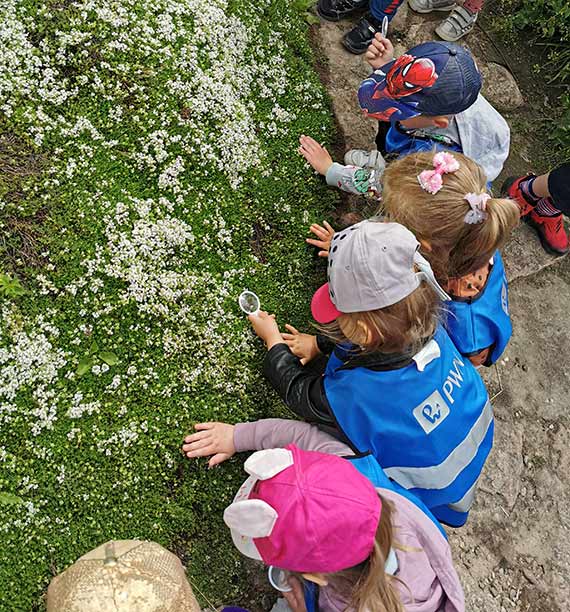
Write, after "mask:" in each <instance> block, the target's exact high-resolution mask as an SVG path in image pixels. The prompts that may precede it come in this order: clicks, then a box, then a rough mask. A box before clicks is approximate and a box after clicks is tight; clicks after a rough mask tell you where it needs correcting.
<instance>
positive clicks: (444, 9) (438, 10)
mask: <svg viewBox="0 0 570 612" xmlns="http://www.w3.org/2000/svg"><path fill="white" fill-rule="evenodd" d="M408 6H409V7H410V8H411V9H412V11H414V13H421V14H422V15H427V13H449V12H451V11H452V10H453V9H454V8H455V7H456V6H457V5H456V4H455V3H453V4H449V5H446V6H441V7H439V8H432V9H421V8H416V7H415V6H414V5H413V4H412V3H411V2H408Z"/></svg>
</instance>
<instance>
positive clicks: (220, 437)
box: [182, 423, 236, 467]
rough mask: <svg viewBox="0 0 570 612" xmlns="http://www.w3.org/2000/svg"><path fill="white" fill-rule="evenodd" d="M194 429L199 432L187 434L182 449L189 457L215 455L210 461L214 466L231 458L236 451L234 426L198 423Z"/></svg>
mask: <svg viewBox="0 0 570 612" xmlns="http://www.w3.org/2000/svg"><path fill="white" fill-rule="evenodd" d="M194 429H196V430H197V431H198V433H195V434H192V435H190V436H186V438H184V442H185V444H183V445H182V450H183V451H184V453H185V454H186V456H187V457H189V458H190V459H193V458H194V457H208V456H209V455H213V457H212V458H211V459H210V461H208V465H209V466H210V467H214V466H215V465H218V464H220V463H222V462H223V461H225V460H226V459H229V458H230V457H231V456H232V455H233V454H234V453H235V452H236V447H235V446H234V426H233V425H227V424H226V423H197V424H196V425H194Z"/></svg>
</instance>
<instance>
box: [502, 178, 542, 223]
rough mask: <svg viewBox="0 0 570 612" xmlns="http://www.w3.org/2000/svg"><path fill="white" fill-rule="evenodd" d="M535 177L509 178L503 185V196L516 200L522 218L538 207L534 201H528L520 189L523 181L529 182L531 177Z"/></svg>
mask: <svg viewBox="0 0 570 612" xmlns="http://www.w3.org/2000/svg"><path fill="white" fill-rule="evenodd" d="M531 176H535V175H534V174H525V175H524V176H518V177H517V176H509V178H508V179H507V180H506V181H505V182H504V183H503V186H502V188H501V194H502V195H503V196H506V197H508V198H510V199H511V200H514V201H515V202H516V203H517V204H518V205H519V208H520V211H521V217H525V216H526V215H528V214H530V213H531V212H532V211H533V209H534V207H535V206H536V203H537V202H538V200H537V201H536V202H533V201H532V200H527V199H526V196H525V195H524V193H523V192H522V190H521V188H520V184H521V182H522V181H525V180H527V179H528V178H529V177H531Z"/></svg>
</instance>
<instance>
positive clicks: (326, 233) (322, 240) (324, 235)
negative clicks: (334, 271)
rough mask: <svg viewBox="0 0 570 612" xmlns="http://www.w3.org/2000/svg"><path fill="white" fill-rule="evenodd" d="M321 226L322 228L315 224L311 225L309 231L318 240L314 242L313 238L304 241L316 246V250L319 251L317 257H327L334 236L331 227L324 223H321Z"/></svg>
mask: <svg viewBox="0 0 570 612" xmlns="http://www.w3.org/2000/svg"><path fill="white" fill-rule="evenodd" d="M323 225H324V227H322V226H321V225H318V224H317V223H313V225H311V227H310V228H309V230H310V231H311V232H313V234H315V236H316V237H317V238H318V240H315V239H314V238H307V239H306V240H307V242H308V243H309V244H312V245H313V246H316V247H317V249H321V250H320V251H319V257H328V256H329V250H330V247H331V240H332V237H333V236H334V233H335V230H334V228H333V227H332V225H330V224H329V223H327V222H326V221H323Z"/></svg>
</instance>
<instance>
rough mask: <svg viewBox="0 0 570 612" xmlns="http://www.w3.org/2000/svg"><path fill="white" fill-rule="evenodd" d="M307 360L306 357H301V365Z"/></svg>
mask: <svg viewBox="0 0 570 612" xmlns="http://www.w3.org/2000/svg"><path fill="white" fill-rule="evenodd" d="M307 361H309V360H308V359H307V358H306V357H303V359H301V365H305V364H306V363H307Z"/></svg>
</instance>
